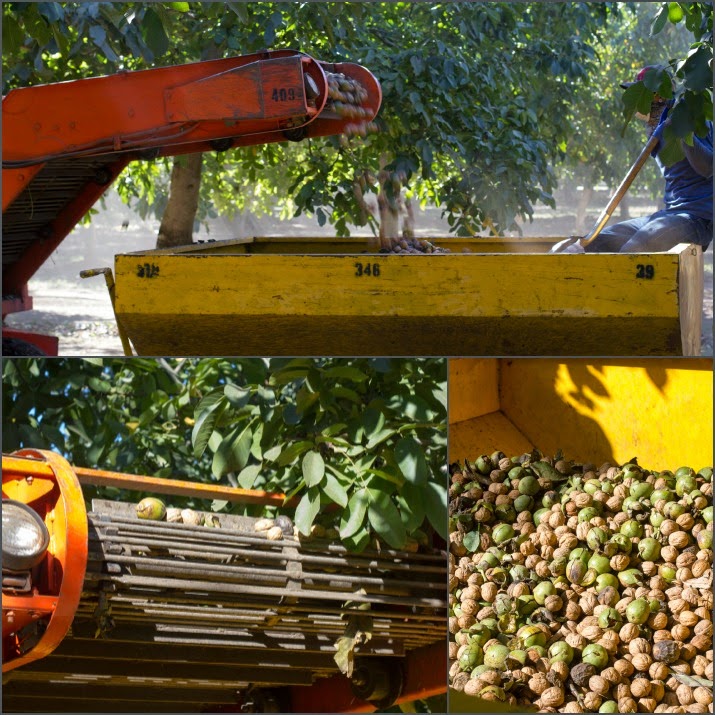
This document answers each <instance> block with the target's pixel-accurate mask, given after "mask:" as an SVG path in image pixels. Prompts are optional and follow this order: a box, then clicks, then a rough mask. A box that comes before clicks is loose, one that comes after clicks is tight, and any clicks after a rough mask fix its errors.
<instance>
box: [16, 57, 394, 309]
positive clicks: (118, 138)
mask: <svg viewBox="0 0 715 715" xmlns="http://www.w3.org/2000/svg"><path fill="white" fill-rule="evenodd" d="M380 102H381V91H380V85H379V83H378V82H377V80H376V79H375V78H374V76H373V75H372V74H371V73H370V72H369V71H368V70H366V69H365V68H363V67H361V66H359V65H356V64H352V63H339V64H329V63H325V62H319V61H317V60H315V59H313V58H311V57H309V56H307V55H305V54H303V53H301V52H296V51H292V50H279V51H273V52H262V53H258V54H253V55H245V56H242V57H230V58H225V59H218V60H209V61H204V62H197V63H193V64H187V65H180V66H172V67H160V68H156V69H149V70H142V71H138V72H119V73H117V74H114V75H109V76H106V77H95V78H90V79H81V80H76V81H71V82H61V83H56V84H48V85H40V86H36V87H28V88H23V89H16V90H12V91H11V92H9V93H8V94H7V96H6V97H4V98H3V101H2V117H3V139H2V144H3V146H2V153H3V165H2V210H3V246H2V248H3V285H4V289H3V295H4V299H3V315H6V314H7V313H9V312H13V311H15V310H18V309H26V308H27V307H30V306H31V303H29V302H28V300H27V295H26V291H24V288H25V284H26V283H27V281H28V280H29V278H30V277H31V276H32V275H33V274H34V273H35V271H36V270H37V269H38V268H39V267H40V266H41V265H42V263H44V261H45V260H46V259H47V258H48V257H49V255H50V254H51V253H52V251H54V250H55V248H56V247H57V246H58V245H59V243H60V242H61V241H62V240H63V239H64V238H65V236H66V235H67V234H68V233H69V232H70V231H71V230H72V229H73V228H74V226H75V225H76V224H77V222H78V221H79V220H80V219H81V218H82V216H84V215H85V214H86V212H87V211H88V210H89V209H90V208H91V206H92V205H93V204H94V203H95V202H96V201H97V200H98V199H99V197H100V196H101V195H102V194H103V193H104V191H105V190H106V189H107V187H108V186H109V185H110V184H111V183H112V181H114V179H116V177H117V176H118V174H119V173H120V172H121V171H122V169H123V168H124V167H125V166H126V165H127V164H128V163H129V162H130V161H132V160H134V159H149V158H155V157H157V156H173V155H179V154H186V153H193V152H204V151H225V150H227V149H230V148H232V147H238V146H246V145H256V144H266V143H269V142H280V141H286V140H291V141H299V140H301V139H304V138H310V137H318V136H327V135H333V134H342V133H344V132H346V130H347V131H350V130H351V127H350V126H349V125H353V128H354V127H355V125H362V126H364V125H365V124H366V123H367V122H369V121H370V120H372V119H373V118H374V117H375V115H376V114H377V111H378V109H379V107H380ZM23 291H24V292H23ZM23 296H24V300H23ZM6 299H7V300H6Z"/></svg>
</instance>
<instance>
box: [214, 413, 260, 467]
mask: <svg viewBox="0 0 715 715" xmlns="http://www.w3.org/2000/svg"><path fill="white" fill-rule="evenodd" d="M251 425H252V423H251V422H249V423H248V424H247V425H240V426H238V427H236V428H235V429H233V430H231V432H229V434H228V435H227V436H226V437H224V438H223V440H221V443H220V444H219V446H218V448H217V449H216V451H215V453H214V456H213V461H212V463H211V471H212V472H213V474H214V476H216V477H219V478H221V477H223V475H224V474H226V473H228V472H236V471H238V470H239V469H243V468H244V467H245V466H246V462H248V457H249V455H250V453H251V442H252V440H253V433H252V431H251Z"/></svg>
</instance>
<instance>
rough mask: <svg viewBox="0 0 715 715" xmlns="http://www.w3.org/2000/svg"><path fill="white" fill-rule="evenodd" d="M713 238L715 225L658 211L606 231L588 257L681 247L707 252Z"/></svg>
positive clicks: (592, 247)
mask: <svg viewBox="0 0 715 715" xmlns="http://www.w3.org/2000/svg"><path fill="white" fill-rule="evenodd" d="M712 238H713V222H712V221H706V220H705V219H702V218H697V217H696V216H691V215H690V214H686V213H673V212H668V211H658V212H657V213H654V214H651V215H650V216H642V217H641V218H632V219H630V220H629V221H621V222H620V223H615V224H613V225H612V226H608V227H607V228H604V229H603V231H601V233H600V234H599V236H598V237H597V238H596V240H595V241H594V242H593V243H591V244H590V245H588V246H586V253H650V252H657V251H669V250H670V249H671V248H673V247H674V246H677V245H678V244H679V243H696V244H698V245H700V246H702V247H703V250H705V249H706V248H707V247H708V246H709V245H710V241H712Z"/></svg>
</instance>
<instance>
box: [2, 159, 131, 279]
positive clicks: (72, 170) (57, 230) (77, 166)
mask: <svg viewBox="0 0 715 715" xmlns="http://www.w3.org/2000/svg"><path fill="white" fill-rule="evenodd" d="M127 160H128V159H127V158H126V157H124V158H121V157H119V156H118V155H116V154H108V155H105V156H100V157H88V158H81V157H71V158H66V159H53V160H52V161H48V162H47V163H46V164H45V165H44V166H43V167H42V169H41V170H40V171H39V172H38V173H37V175H36V176H35V177H34V178H33V179H32V181H31V182H30V183H29V184H28V185H27V186H26V187H25V188H24V190H23V191H22V193H20V195H19V196H18V197H17V198H16V199H15V201H13V203H12V204H11V205H10V206H9V207H8V208H7V210H6V211H5V212H4V213H3V217H2V263H3V283H4V285H5V288H4V293H7V292H8V291H7V287H8V284H9V285H10V286H11V288H15V286H14V285H13V283H14V281H13V273H12V271H13V267H14V266H15V265H16V264H17V263H18V261H20V260H21V258H22V257H23V256H24V255H25V254H26V253H27V252H28V250H35V251H37V250H42V247H43V246H44V245H47V246H48V247H49V246H50V245H51V246H52V250H54V248H55V247H56V245H58V244H59V242H60V241H61V240H62V239H63V238H64V237H65V236H66V235H67V234H68V233H69V232H70V231H71V230H72V229H73V228H74V226H75V224H76V223H77V221H79V219H80V218H81V217H82V216H83V215H84V214H85V213H86V211H88V210H89V208H90V207H91V206H92V204H93V203H94V202H95V201H96V200H97V199H98V198H99V196H100V195H101V194H102V193H103V191H104V190H105V189H106V188H107V186H108V185H109V184H110V183H111V181H112V180H113V178H114V176H115V173H116V171H117V169H118V167H117V162H120V164H119V166H121V167H123V166H124V165H125V164H126V162H127ZM37 244H40V245H39V246H38V245H37ZM32 263H33V265H34V264H35V261H33V262H32ZM40 265H41V262H38V263H37V265H34V269H35V270H36V269H37V268H39V266H40Z"/></svg>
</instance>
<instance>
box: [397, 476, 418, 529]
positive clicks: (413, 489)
mask: <svg viewBox="0 0 715 715" xmlns="http://www.w3.org/2000/svg"><path fill="white" fill-rule="evenodd" d="M397 503H398V505H399V507H400V517H401V518H402V523H403V524H404V525H405V529H407V533H408V534H410V533H412V532H413V531H414V530H415V529H419V528H420V526H422V522H423V521H424V520H425V505H424V489H423V487H418V486H415V485H414V484H410V482H405V484H403V486H402V488H401V489H400V491H399V493H398V494H397Z"/></svg>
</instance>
